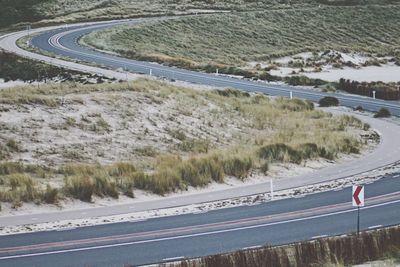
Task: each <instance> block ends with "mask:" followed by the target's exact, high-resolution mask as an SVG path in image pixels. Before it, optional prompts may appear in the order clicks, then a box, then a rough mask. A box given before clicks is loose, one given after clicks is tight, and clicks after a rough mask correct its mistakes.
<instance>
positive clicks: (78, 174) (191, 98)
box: [0, 80, 371, 207]
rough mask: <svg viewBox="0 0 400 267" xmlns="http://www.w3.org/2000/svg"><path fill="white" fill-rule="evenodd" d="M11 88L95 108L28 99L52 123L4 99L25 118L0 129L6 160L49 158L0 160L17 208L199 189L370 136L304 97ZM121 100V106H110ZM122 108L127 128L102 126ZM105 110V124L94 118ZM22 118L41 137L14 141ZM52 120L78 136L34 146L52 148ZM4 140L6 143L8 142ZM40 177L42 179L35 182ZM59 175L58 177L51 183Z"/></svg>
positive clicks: (151, 86) (5, 194) (163, 89)
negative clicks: (80, 110)
mask: <svg viewBox="0 0 400 267" xmlns="http://www.w3.org/2000/svg"><path fill="white" fill-rule="evenodd" d="M13 90H15V91H16V92H17V93H16V94H17V95H24V94H27V95H36V96H38V97H39V98H40V97H43V96H46V97H50V98H56V99H58V98H61V97H64V98H65V99H72V98H73V97H76V96H77V95H78V96H79V97H81V98H82V99H84V100H85V103H90V104H91V105H92V104H93V105H94V106H93V108H92V107H91V106H88V107H86V108H87V112H85V113H84V114H83V115H81V114H79V115H72V116H73V117H72V116H71V115H69V116H67V115H65V114H63V113H62V110H65V106H63V108H60V109H58V107H55V109H56V110H55V111H56V112H53V110H52V109H53V108H51V110H50V108H49V107H48V106H43V105H39V106H38V105H35V108H36V109H38V111H39V110H41V112H50V113H52V114H53V113H54V114H55V115H54V119H53V118H52V120H51V122H48V121H45V120H43V119H42V117H40V116H36V115H35V114H36V112H35V113H33V114H29V116H28V115H25V113H26V112H25V109H26V107H21V106H19V105H16V106H14V105H10V106H7V109H9V110H10V111H12V112H20V113H19V116H21V120H20V121H25V122H24V123H23V125H19V124H18V125H13V124H11V123H10V124H9V125H8V124H7V125H5V124H4V125H5V126H4V127H2V129H3V130H4V135H3V136H9V137H7V138H4V137H0V138H3V139H1V142H0V147H1V149H2V150H0V151H5V152H6V153H8V154H9V156H10V157H11V156H13V155H12V154H11V150H21V147H23V150H24V153H25V151H27V153H31V154H28V155H33V157H37V158H36V159H37V160H39V161H43V160H44V161H46V160H48V159H49V158H50V159H51V161H52V162H54V163H55V164H54V167H51V168H50V167H46V166H42V165H28V164H22V163H18V162H5V161H3V162H0V183H1V184H2V187H1V190H2V191H1V199H3V200H4V199H5V200H7V201H11V202H12V203H13V205H14V206H15V207H18V206H20V205H21V203H22V202H24V201H29V200H30V199H33V200H31V201H33V202H35V203H40V202H44V203H55V204H57V202H59V201H60V200H61V199H64V198H65V197H71V198H77V199H80V200H83V201H88V202H90V201H91V200H92V197H93V196H98V197H112V198H117V197H118V196H119V195H120V194H124V195H126V196H129V197H134V196H135V194H134V193H135V192H134V190H137V189H140V190H145V191H149V192H152V193H156V194H161V195H165V194H168V193H170V192H174V191H177V190H186V189H187V188H188V186H194V187H196V186H197V187H202V186H207V184H209V183H211V182H214V181H215V182H219V183H222V182H223V181H224V178H225V177H226V176H231V177H237V178H238V179H242V180H244V179H246V178H247V177H248V176H249V175H251V174H252V173H258V172H263V173H267V172H268V170H269V169H270V167H271V166H273V164H274V162H278V163H287V162H290V163H301V162H303V161H305V160H308V159H316V158H326V159H329V160H334V159H336V158H337V157H338V156H339V155H340V154H341V153H357V152H359V150H360V149H362V148H363V145H364V144H366V143H367V142H365V140H366V139H367V138H369V137H368V136H370V134H371V132H361V131H362V130H363V129H364V130H368V129H369V126H368V125H366V124H363V123H362V122H361V121H360V120H357V119H355V118H354V117H350V116H333V115H332V114H330V113H326V112H323V111H322V110H315V109H314V105H313V103H311V102H309V101H304V100H300V99H289V98H283V97H274V98H270V97H268V96H266V95H264V94H248V93H246V92H242V91H239V90H233V89H229V90H225V91H224V90H222V91H212V90H208V91H196V90H192V89H188V88H182V87H176V86H173V85H170V84H165V83H162V82H156V81H149V80H137V81H133V82H131V83H129V86H127V84H124V83H118V84H111V85H110V84H108V85H106V84H102V85H75V86H72V85H68V84H66V85H65V86H64V85H63V87H62V88H60V86H55V85H50V84H49V85H44V86H43V88H37V87H36V86H28V87H23V88H17V89H13ZM13 90H9V92H8V93H4V92H3V91H1V92H0V98H1V99H2V100H4V99H5V101H7V99H8V98H11V99H13V98H14V91H13ZM116 92H118V93H116ZM66 95H69V96H68V97H67V96H66ZM148 95H153V96H155V97H156V98H157V99H160V104H157V106H156V107H154V101H153V100H151V99H150V98H148V97H147V96H148ZM3 97H4V98H3ZM161 100H162V101H161ZM66 103H67V104H66V105H69V104H68V103H72V102H68V101H67V102H66ZM72 105H74V104H72ZM86 105H88V104H86ZM124 105H126V109H124V110H121V109H120V108H116V107H121V106H124ZM4 106H6V105H4ZM20 108H21V109H22V111H19V109H20ZM72 108H76V107H72ZM182 110H190V111H191V112H192V115H191V116H187V115H185V114H183V113H182V112H181V111H182ZM4 112H8V111H4ZM128 112H129V113H130V114H134V115H131V116H130V117H129V119H125V120H124V121H126V125H124V126H123V127H121V126H120V124H117V125H118V126H117V127H111V126H110V123H111V122H114V121H117V120H118V118H119V117H118V116H125V115H126V114H127V113H128ZM149 112H150V113H151V115H150V116H149ZM58 113H60V114H58ZM37 114H39V115H40V114H42V113H40V112H37ZM69 114H70V113H69ZM23 116H25V117H23ZM103 117H104V118H107V120H109V122H110V123H108V122H107V121H104V122H100V123H97V122H98V120H101V119H102V118H103ZM22 118H23V119H22ZM74 118H79V119H74ZM170 118H173V119H170ZM150 119H151V120H152V121H153V122H150ZM27 121H32V122H33V123H32V124H27V125H31V126H32V127H37V128H40V127H41V126H43V124H45V127H46V137H45V139H43V138H41V137H40V134H41V133H40V132H38V131H37V130H36V128H33V129H32V135H27V136H28V138H26V137H24V135H20V136H18V138H15V137H14V136H15V132H18V131H22V129H24V128H25V127H26V124H25V123H26V122H27ZM18 123H19V122H18ZM50 123H54V124H63V125H66V126H67V127H66V130H65V131H69V132H68V134H69V133H70V132H71V134H75V133H77V134H78V135H77V136H70V137H72V138H71V139H72V141H70V140H67V139H70V138H66V143H64V142H63V143H62V146H59V147H57V149H49V150H45V151H43V149H40V146H42V147H43V146H45V147H48V146H49V144H50V143H51V144H53V146H54V144H56V143H57V140H59V139H57V138H60V137H59V134H60V133H59V131H58V130H54V132H53V129H51V128H49V127H47V126H48V125H49V124H50ZM149 123H150V124H151V125H149ZM93 124H95V125H96V127H98V128H97V129H102V131H103V129H107V128H109V129H110V131H109V132H108V133H107V134H106V135H96V132H90V131H89V130H90V129H89V127H90V125H93ZM97 124H98V125H97ZM2 125H3V124H2ZM140 127H143V128H144V129H147V134H145V135H143V131H142V130H139V131H137V129H138V128H140ZM27 128H28V127H27ZM111 128H112V131H111ZM226 129H229V131H226ZM30 130H31V129H30V128H29V131H30ZM47 131H48V132H47ZM93 135H96V138H93ZM11 137H13V138H14V139H13V138H11ZM76 137H79V138H76ZM10 139H12V140H13V141H11V142H9V140H10ZM76 139H79V140H76ZM94 139H95V140H94ZM127 139H128V142H127ZM48 140H52V142H49V141H48ZM30 142H35V147H39V148H38V149H35V151H34V152H33V151H32V150H30V146H29V144H30ZM99 144H100V145H99ZM18 146H19V148H18ZM1 153H3V152H1ZM168 155H169V156H168ZM115 159H117V161H116V160H115ZM53 160H54V161H53ZM110 162H111V163H110ZM12 176H22V177H28V178H29V179H31V180H32V181H33V183H32V184H29V183H28V182H27V183H24V182H21V183H22V184H18V183H17V182H18V181H24V180H23V179H25V178H20V180H15V178H11V177H12ZM44 177H45V178H47V179H41V178H44ZM28 178H27V179H28ZM53 178H55V179H54V180H52V181H51V182H50V184H51V187H47V184H49V181H48V179H53ZM62 179H64V183H63V184H56V183H58V181H60V180H62ZM11 184H12V185H13V187H12V186H11ZM3 185H4V186H3Z"/></svg>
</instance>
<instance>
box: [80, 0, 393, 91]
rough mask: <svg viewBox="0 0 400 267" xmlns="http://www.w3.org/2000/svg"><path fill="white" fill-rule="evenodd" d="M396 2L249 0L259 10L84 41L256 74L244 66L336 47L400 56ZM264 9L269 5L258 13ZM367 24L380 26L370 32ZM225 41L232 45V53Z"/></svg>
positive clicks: (135, 54) (128, 29)
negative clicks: (276, 0) (281, 1)
mask: <svg viewBox="0 0 400 267" xmlns="http://www.w3.org/2000/svg"><path fill="white" fill-rule="evenodd" d="M391 2H392V4H391V5H387V2H386V3H383V4H382V3H379V5H376V4H374V5H369V4H362V5H352V6H346V7H343V6H340V5H338V6H336V5H335V6H330V5H329V6H325V5H324V4H322V5H320V1H318V3H317V1H316V2H315V3H313V4H311V6H312V7H310V8H299V7H297V8H296V7H295V6H296V4H299V5H300V6H303V7H304V6H305V4H304V3H299V2H298V1H296V2H295V3H294V2H292V3H291V6H292V5H294V6H293V8H279V5H277V4H275V7H274V8H273V9H272V8H271V9H265V5H264V4H261V3H260V2H247V4H248V5H251V4H252V3H253V4H256V3H258V6H257V8H255V9H253V10H256V11H251V12H236V13H229V14H218V15H207V16H200V17H187V18H181V19H178V20H167V21H161V22H158V23H147V24H144V25H133V26H121V27H120V28H117V29H115V28H114V29H107V30H102V31H99V32H93V33H91V34H89V35H88V36H85V37H84V38H83V42H84V43H86V44H89V45H91V46H94V47H96V48H99V49H102V50H108V51H113V52H117V53H120V54H122V55H124V56H128V57H131V58H135V59H140V60H148V61H157V62H162V63H165V64H169V65H176V66H179V67H183V68H190V69H200V70H204V71H206V72H214V73H215V71H216V69H219V70H220V73H231V74H236V75H241V76H245V77H246V76H250V77H255V76H257V75H256V73H252V72H249V71H248V70H244V69H238V66H243V65H245V63H247V62H266V61H268V60H269V59H271V58H275V57H281V56H286V55H293V54H296V53H299V52H304V51H325V50H329V49H330V50H336V51H352V52H365V53H380V54H381V55H388V54H391V55H392V56H395V53H396V52H395V51H396V48H397V46H398V45H399V40H398V39H397V38H396V36H398V33H399V30H398V29H399V28H400V27H399V26H400V25H399V21H398V20H397V17H398V16H397V14H398V13H399V8H400V7H399V5H398V4H397V3H396V4H393V3H394V2H393V1H391ZM216 3H217V2H216ZM218 3H222V2H218ZM224 3H226V2H224ZM259 7H263V9H264V10H259V11H257V9H258V8H259ZM242 10H246V9H242ZM209 25H218V27H211V28H210V27H209ZM366 28H367V29H373V30H370V31H369V34H365V29H366ZM249 29H251V31H250V32H249ZM344 33H345V34H344ZM326 36H329V42H326ZM382 36H385V39H384V40H383V39H382ZM278 40H279V41H278ZM182 44H184V45H182ZM226 47H229V51H228V52H227V50H226ZM295 62H296V63H295ZM295 62H293V64H295V65H296V67H300V68H301V67H304V66H303V65H304V64H303V63H302V62H299V61H297V60H296V61H295ZM333 64H335V62H333ZM339 67H340V66H339ZM264 74H265V73H264ZM287 82H289V83H290V84H296V85H320V84H323V81H321V80H313V79H308V78H304V77H301V76H295V77H293V78H292V77H290V78H288V80H287Z"/></svg>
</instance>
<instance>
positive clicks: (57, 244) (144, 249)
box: [0, 174, 400, 266]
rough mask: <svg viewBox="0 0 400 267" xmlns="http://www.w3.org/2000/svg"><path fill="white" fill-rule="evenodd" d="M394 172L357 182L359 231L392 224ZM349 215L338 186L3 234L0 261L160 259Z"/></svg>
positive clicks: (303, 234) (333, 224)
mask: <svg viewBox="0 0 400 267" xmlns="http://www.w3.org/2000/svg"><path fill="white" fill-rule="evenodd" d="M399 177H400V174H393V175H388V176H386V177H384V178H382V179H381V180H378V181H376V182H374V183H372V184H368V185H366V186H365V194H366V200H365V203H366V206H365V207H363V208H362V209H361V230H367V229H374V228H381V227H385V226H390V225H395V224H399V223H400V216H399V212H400V187H399V184H400V178H399ZM356 218H357V213H356V209H354V208H352V207H351V188H345V189H342V190H340V191H333V192H332V191H331V192H324V193H318V194H313V195H308V196H306V197H303V198H296V199H286V200H281V201H273V202H266V203H262V204H260V205H253V206H242V207H235V208H226V209H221V210H215V211H210V212H208V213H201V214H187V215H180V216H171V217H164V218H158V219H150V220H147V221H141V222H127V223H116V224H108V225H101V226H94V227H86V228H78V229H73V230H67V231H48V232H39V233H33V234H21V235H15V236H5V237H1V239H0V266H54V265H57V266H123V265H129V264H135V265H142V264H150V263H156V262H165V261H170V260H174V259H181V258H192V257H199V256H205V255H210V254H215V253H225V252H229V251H233V250H237V249H243V248H249V247H256V246H260V245H264V244H268V245H279V244H287V243H291V242H295V241H301V240H308V239H315V238H319V237H324V236H331V235H340V234H343V233H348V232H354V231H355V229H356ZM310 226H312V227H310ZM55 263H56V264H55Z"/></svg>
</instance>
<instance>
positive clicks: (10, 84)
mask: <svg viewBox="0 0 400 267" xmlns="http://www.w3.org/2000/svg"><path fill="white" fill-rule="evenodd" d="M23 85H27V83H26V82H23V81H10V82H4V80H3V79H0V89H4V88H11V87H14V86H23Z"/></svg>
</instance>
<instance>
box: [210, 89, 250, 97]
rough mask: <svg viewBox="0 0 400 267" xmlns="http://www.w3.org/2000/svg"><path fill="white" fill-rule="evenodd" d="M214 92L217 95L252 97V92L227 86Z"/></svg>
mask: <svg viewBox="0 0 400 267" xmlns="http://www.w3.org/2000/svg"><path fill="white" fill-rule="evenodd" d="M213 92H214V93H216V94H217V95H220V96H224V97H250V94H249V93H248V92H245V91H241V90H237V89H232V88H227V89H224V90H214V91H213Z"/></svg>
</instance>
